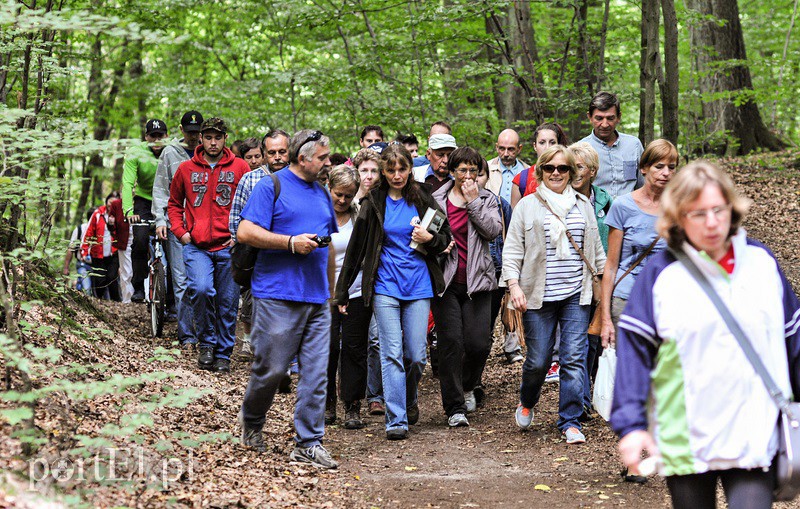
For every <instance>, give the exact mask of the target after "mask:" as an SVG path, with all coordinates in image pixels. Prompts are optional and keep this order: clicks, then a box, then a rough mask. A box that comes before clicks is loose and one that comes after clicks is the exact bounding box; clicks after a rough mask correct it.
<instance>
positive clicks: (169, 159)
mask: <svg viewBox="0 0 800 509" xmlns="http://www.w3.org/2000/svg"><path fill="white" fill-rule="evenodd" d="M202 124H203V115H201V114H200V112H199V111H195V110H190V111H187V112H186V113H184V114H183V117H181V126H180V130H181V133H182V134H183V138H182V139H180V140H176V141H174V142H173V143H171V144H170V145H168V146H167V147H165V148H164V150H163V151H162V152H161V157H160V158H159V159H158V169H157V170H156V177H155V181H154V182H153V214H154V215H155V218H156V236H158V238H160V239H161V240H166V241H167V243H166V252H167V262H168V265H169V270H170V274H171V275H172V288H173V291H174V294H175V312H176V313H177V315H178V341H180V344H181V347H182V348H186V349H189V350H192V349H194V347H195V345H196V344H197V336H196V335H195V333H194V318H193V315H192V307H191V306H189V305H188V298H184V295H185V292H186V269H185V267H184V265H183V244H181V242H180V240H178V238H177V237H176V236H175V234H173V233H172V232H171V231H169V219H168V218H167V205H168V203H169V186H170V184H171V183H172V177H173V176H175V173H176V172H177V171H178V167H179V166H180V165H181V163H183V162H184V161H188V160H189V159H191V158H192V156H193V155H194V151H195V149H196V148H197V146H198V145H199V144H200V127H201V126H202Z"/></svg>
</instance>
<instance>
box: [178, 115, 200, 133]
mask: <svg viewBox="0 0 800 509" xmlns="http://www.w3.org/2000/svg"><path fill="white" fill-rule="evenodd" d="M201 125H203V115H201V114H200V112H199V111H194V110H191V111H187V112H186V113H184V114H183V116H182V117H181V127H183V132H185V133H198V132H200V126H201Z"/></svg>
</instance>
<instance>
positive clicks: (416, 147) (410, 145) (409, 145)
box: [403, 143, 419, 157]
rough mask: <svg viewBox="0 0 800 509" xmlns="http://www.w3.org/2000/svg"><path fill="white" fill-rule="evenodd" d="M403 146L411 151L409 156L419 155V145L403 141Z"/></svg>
mask: <svg viewBox="0 0 800 509" xmlns="http://www.w3.org/2000/svg"><path fill="white" fill-rule="evenodd" d="M403 146H404V147H406V150H408V151H409V152H410V153H411V157H417V156H418V155H419V145H417V144H416V143H403Z"/></svg>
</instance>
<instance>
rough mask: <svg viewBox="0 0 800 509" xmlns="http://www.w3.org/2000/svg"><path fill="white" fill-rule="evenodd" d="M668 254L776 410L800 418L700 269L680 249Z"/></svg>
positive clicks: (792, 417)
mask: <svg viewBox="0 0 800 509" xmlns="http://www.w3.org/2000/svg"><path fill="white" fill-rule="evenodd" d="M670 252H671V253H672V255H673V256H674V257H675V258H677V259H678V261H679V262H681V263H682V264H683V265H684V267H686V269H687V270H688V271H689V274H691V275H692V277H694V279H695V281H697V283H698V284H699V285H700V288H702V289H703V291H704V292H705V293H706V295H707V296H708V298H709V299H711V302H712V303H714V306H715V307H716V308H717V311H718V312H719V314H720V316H722V320H723V321H724V322H725V324H726V325H727V326H728V329H730V331H731V333H732V334H733V337H735V338H736V341H737V342H738V343H739V346H740V347H741V348H742V350H743V351H744V355H745V357H747V360H749V361H750V364H752V365H753V369H754V370H755V372H756V373H757V374H758V376H759V377H761V380H762V381H763V382H764V385H765V386H766V387H767V391H768V392H769V395H770V397H771V398H772V401H774V402H775V404H776V405H778V408H780V409H781V410H782V411H783V412H785V413H786V414H788V416H789V417H790V418H791V419H792V420H795V419H796V418H800V416H797V417H795V416H793V415H792V411H791V409H790V406H789V403H790V401H789V399H788V398H786V396H784V394H783V391H781V389H780V387H778V384H776V383H775V380H773V378H772V376H770V374H769V371H767V368H766V367H765V366H764V363H763V362H761V358H760V357H759V356H758V354H757V353H756V351H755V350H754V349H753V345H752V344H751V343H750V340H749V339H748V338H747V336H746V335H745V333H744V331H743V330H742V328H741V326H739V323H738V322H737V321H736V319H735V318H734V317H733V315H731V312H730V310H729V309H728V307H727V306H726V305H725V303H724V302H722V299H721V298H720V296H719V295H718V294H717V292H716V291H714V288H713V287H712V286H711V283H710V282H709V281H708V279H707V278H706V276H705V275H704V274H703V273H702V272H701V271H700V268H699V267H698V266H697V265H696V264H695V263H694V262H693V261H692V260H691V258H689V256H688V255H687V254H686V253H685V252H684V251H683V250H682V249H675V250H673V249H670Z"/></svg>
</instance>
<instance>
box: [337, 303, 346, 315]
mask: <svg viewBox="0 0 800 509" xmlns="http://www.w3.org/2000/svg"><path fill="white" fill-rule="evenodd" d="M339 312H340V313H341V314H343V315H346V314H347V304H345V305H344V306H341V305H340V306H339Z"/></svg>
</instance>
